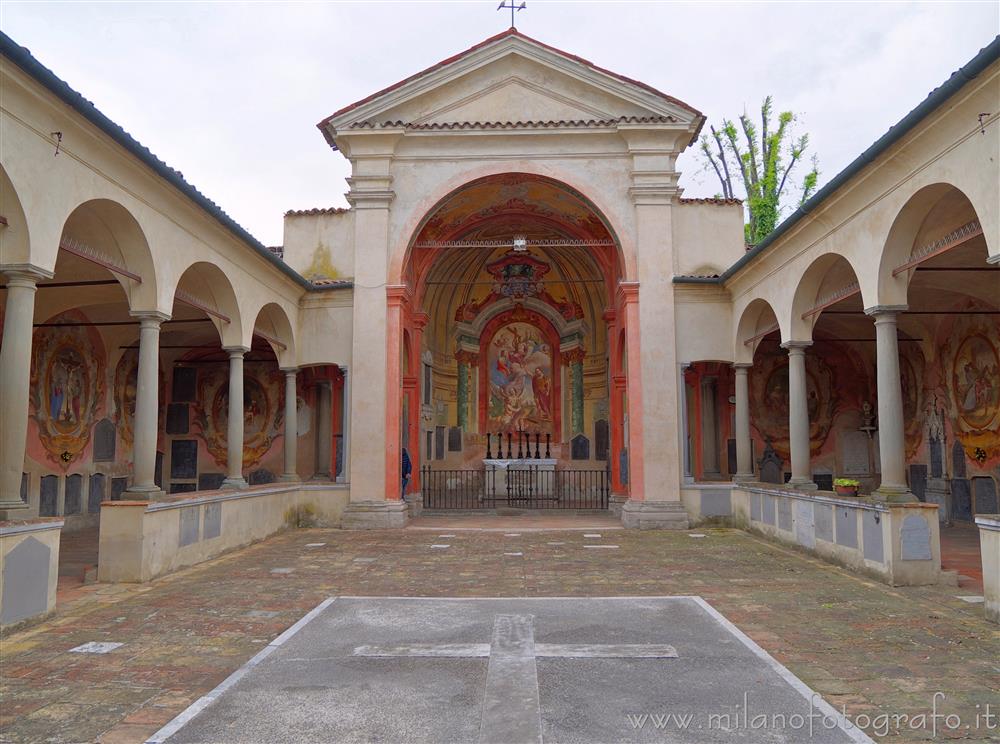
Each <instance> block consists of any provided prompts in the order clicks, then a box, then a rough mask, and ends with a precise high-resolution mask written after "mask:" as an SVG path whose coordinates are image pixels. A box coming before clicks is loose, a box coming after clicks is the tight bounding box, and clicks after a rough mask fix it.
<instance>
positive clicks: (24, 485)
mask: <svg viewBox="0 0 1000 744" xmlns="http://www.w3.org/2000/svg"><path fill="white" fill-rule="evenodd" d="M30 480H31V474H30V473H21V501H23V502H24V503H25V504H27V503H28V483H29V481H30Z"/></svg>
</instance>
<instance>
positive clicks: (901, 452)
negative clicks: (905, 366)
mask: <svg viewBox="0 0 1000 744" xmlns="http://www.w3.org/2000/svg"><path fill="white" fill-rule="evenodd" d="M905 310H906V306H905V305H878V306H876V307H871V308H868V309H866V310H865V314H867V315H871V316H872V317H874V318H875V344H876V348H875V353H876V363H875V366H876V371H877V375H878V444H879V462H880V464H881V466H882V484H881V485H880V486H879V487H878V491H876V493H877V494H879V495H880V496H883V497H884V498H885V499H886V500H887V501H917V498H916V496H914V495H913V494H912V493H911V492H910V489H909V488H908V487H907V485H906V445H905V440H904V435H903V428H904V424H905V422H904V421H903V390H902V386H901V384H900V380H899V342H898V339H897V334H896V316H897V315H898V314H899V313H901V312H903V311H905Z"/></svg>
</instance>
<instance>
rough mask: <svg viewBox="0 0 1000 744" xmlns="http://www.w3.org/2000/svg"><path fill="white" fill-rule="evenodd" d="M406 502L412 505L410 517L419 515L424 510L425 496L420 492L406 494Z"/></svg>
mask: <svg viewBox="0 0 1000 744" xmlns="http://www.w3.org/2000/svg"><path fill="white" fill-rule="evenodd" d="M406 503H407V505H409V507H410V517H411V518H413V517H419V516H420V515H421V513H422V512H423V511H424V497H423V496H421V495H420V494H419V493H408V494H406Z"/></svg>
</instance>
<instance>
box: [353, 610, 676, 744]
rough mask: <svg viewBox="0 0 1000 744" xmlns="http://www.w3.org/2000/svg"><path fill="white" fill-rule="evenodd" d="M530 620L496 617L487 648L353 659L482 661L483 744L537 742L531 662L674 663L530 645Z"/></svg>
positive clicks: (636, 649)
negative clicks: (583, 660)
mask: <svg viewBox="0 0 1000 744" xmlns="http://www.w3.org/2000/svg"><path fill="white" fill-rule="evenodd" d="M534 620H535V618H534V615H497V616H496V617H495V618H494V621H493V637H492V639H491V642H490V643H440V644H427V643H405V644H397V645H387V646H358V647H357V648H355V649H354V655H355V656H376V657H401V656H404V657H413V656H423V657H435V658H470V657H471V658H488V659H489V665H488V666H487V668H486V691H485V694H484V697H483V718H482V723H481V725H480V728H479V741H480V742H483V744H493V743H496V744H499V743H501V742H511V741H519V742H530V741H537V742H540V741H541V740H542V721H541V707H540V705H539V702H538V670H537V666H536V663H535V660H536V659H537V658H538V657H543V658H546V657H548V658H552V657H558V658H570V659H676V658H677V651H676V650H675V649H674V647H673V646H668V645H665V644H604V645H599V644H579V643H535V628H534Z"/></svg>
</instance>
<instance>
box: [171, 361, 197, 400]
mask: <svg viewBox="0 0 1000 744" xmlns="http://www.w3.org/2000/svg"><path fill="white" fill-rule="evenodd" d="M171 382H172V384H171V389H170V400H172V401H173V402H174V403H193V402H194V399H195V392H196V390H197V388H198V370H197V368H195V367H174V376H173V380H172V381H171Z"/></svg>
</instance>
